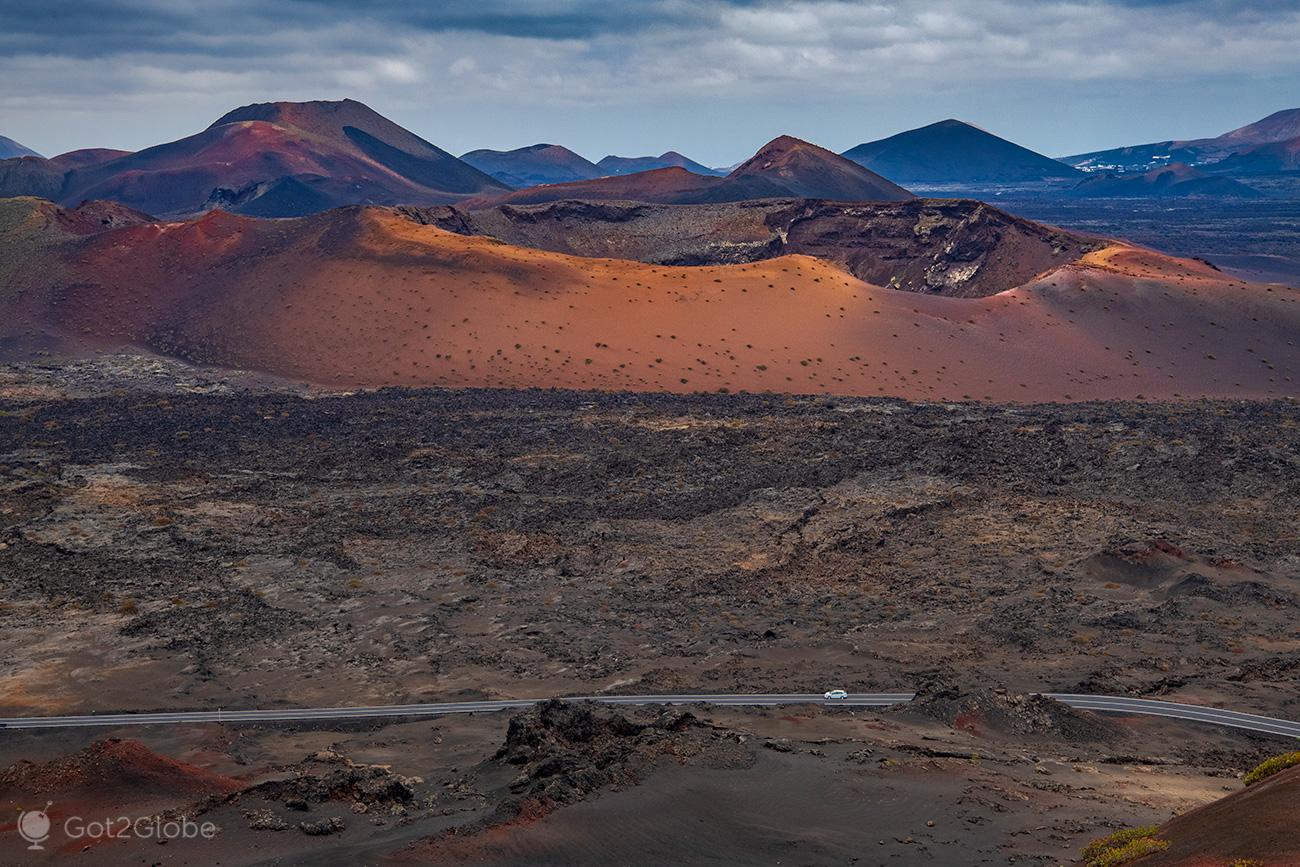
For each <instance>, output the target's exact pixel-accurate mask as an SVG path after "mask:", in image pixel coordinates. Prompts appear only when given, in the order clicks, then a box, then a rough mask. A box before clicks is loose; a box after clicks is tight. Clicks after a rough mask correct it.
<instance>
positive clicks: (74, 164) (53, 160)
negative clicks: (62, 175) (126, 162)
mask: <svg viewBox="0 0 1300 867" xmlns="http://www.w3.org/2000/svg"><path fill="white" fill-rule="evenodd" d="M130 155H131V151H120V150H115V149H113V148H82V149H81V150H77V151H68V152H67V153H65V154H59V155H58V156H57V157H50V164H51V165H53V166H56V167H58V168H60V169H62V170H64V171H65V172H66V171H71V170H72V169H85V168H89V167H91V166H97V165H101V164H102V163H106V162H108V161H109V160H117V159H121V158H122V157H125V156H130Z"/></svg>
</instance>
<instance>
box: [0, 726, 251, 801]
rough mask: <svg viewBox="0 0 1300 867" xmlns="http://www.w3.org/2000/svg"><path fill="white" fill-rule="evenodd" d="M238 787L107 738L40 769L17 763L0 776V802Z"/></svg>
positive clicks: (188, 793) (188, 794)
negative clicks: (20, 797) (0, 799)
mask: <svg viewBox="0 0 1300 867" xmlns="http://www.w3.org/2000/svg"><path fill="white" fill-rule="evenodd" d="M240 786H241V784H240V783H239V781H237V780H234V779H231V778H230V777H223V776H221V775H219V774H213V773H210V772H208V771H205V770H203V769H202V768H198V767H195V766H193V765H188V764H185V763H184V762H178V761H176V760H175V759H171V758H168V757H166V756H161V755H159V754H158V753H155V752H153V751H152V750H150V749H149V748H148V747H146V746H145V745H144V744H142V743H140V742H139V741H134V740H119V739H117V738H108V739H106V740H102V741H96V742H94V743H93V744H91V745H90V746H88V747H86V748H85V749H84V750H82V751H81V752H78V753H74V754H72V755H70V756H64V757H62V758H58V759H55V760H53V761H51V762H46V763H44V764H37V763H34V762H25V761H24V762H19V763H17V764H15V765H11V766H9V767H8V768H5V769H4V770H3V771H0V796H2V797H7V798H12V797H13V796H15V795H23V796H28V797H31V796H43V797H50V798H55V797H60V798H65V799H66V798H69V797H76V798H77V799H79V800H86V799H90V798H94V799H109V800H111V799H113V798H116V797H120V795H121V793H123V792H129V793H130V794H131V797H133V798H141V797H152V796H157V795H162V796H166V797H184V798H195V797H199V796H202V795H206V794H210V793H213V792H233V791H235V790H236V789H238V788H240Z"/></svg>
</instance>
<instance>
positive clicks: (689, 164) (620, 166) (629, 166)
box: [596, 151, 727, 177]
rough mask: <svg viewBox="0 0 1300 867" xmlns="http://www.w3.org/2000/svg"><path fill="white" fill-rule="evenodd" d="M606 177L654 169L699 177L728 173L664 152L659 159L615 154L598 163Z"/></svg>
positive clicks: (677, 154) (719, 175)
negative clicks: (670, 169)
mask: <svg viewBox="0 0 1300 867" xmlns="http://www.w3.org/2000/svg"><path fill="white" fill-rule="evenodd" d="M596 165H597V166H599V167H600V170H601V174H604V175H630V174H635V173H636V172H648V171H650V170H652V169H668V168H674V167H675V168H679V169H686V171H688V172H694V173H695V174H697V175H715V176H718V177H721V176H723V175H725V174H727V173H726V172H720V171H718V170H717V169H711V168H709V167H708V166H705V165H701V164H700V163H697V162H696V161H695V160H693V159H690V158H688V157H684V156H682V155H681V154H679V153H678V152H677V151H664V152H663V153H661V154H660V155H659V156H657V157H616V156H614V155H613V154H611V155H609V156H607V157H605V158H604V159H602V160H601V161H600V162H598V163H596Z"/></svg>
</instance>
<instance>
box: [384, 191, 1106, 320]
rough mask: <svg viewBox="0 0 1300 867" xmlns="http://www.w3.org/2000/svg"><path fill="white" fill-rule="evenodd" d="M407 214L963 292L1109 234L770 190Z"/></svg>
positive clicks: (573, 247) (656, 253)
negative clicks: (820, 266) (671, 201)
mask: <svg viewBox="0 0 1300 867" xmlns="http://www.w3.org/2000/svg"><path fill="white" fill-rule="evenodd" d="M409 213H410V214H411V215H412V217H413V218H414V219H417V220H420V221H423V222H429V223H431V224H433V225H436V226H438V227H440V228H444V229H448V230H450V231H453V232H458V233H460V234H467V235H489V236H491V237H494V238H499V239H500V240H502V241H505V242H507V243H509V244H517V245H519V246H524V247H535V248H537V249H541V250H551V251H553V252H556V253H572V254H575V255H579V256H593V257H600V256H608V257H617V258H621V259H637V260H639V261H642V262H650V263H654V264H662V265H726V264H736V263H741V262H755V261H760V260H763V259H771V258H774V257H776V256H782V255H786V254H789V253H803V254H807V255H811V256H816V257H817V258H819V259H822V260H825V261H828V262H834V263H836V264H838V265H840V266H841V267H843V268H845V269H846V270H848V271H849V272H850V273H852V274H853V275H854V276H855V277H858V278H859V279H861V280H864V281H866V282H868V283H875V284H877V285H881V286H889V287H890V288H894V289H903V290H906V291H909V292H925V293H934V294H940V295H952V296H960V297H979V296H984V295H993V294H995V293H997V292H1001V291H1002V290H1004V289H1010V288H1012V287H1015V286H1019V285H1020V284H1022V283H1024V282H1025V281H1027V280H1030V279H1032V278H1033V277H1034V276H1036V275H1038V274H1039V273H1041V272H1043V271H1046V270H1049V269H1051V268H1055V267H1059V266H1061V265H1064V264H1066V263H1068V262H1072V261H1074V260H1075V259H1077V258H1079V257H1080V256H1082V255H1083V254H1084V253H1086V252H1088V251H1090V250H1093V249H1097V248H1098V247H1099V246H1101V245H1102V243H1103V242H1101V241H1100V240H1099V239H1096V238H1088V237H1084V236H1081V235H1077V234H1074V233H1071V232H1065V231H1062V230H1060V229H1054V228H1052V227H1049V226H1043V225H1039V224H1037V223H1033V222H1030V221H1029V220H1022V219H1020V218H1018V217H1013V216H1012V215H1010V214H1007V213H1005V212H1003V211H999V210H998V209H997V208H993V207H991V206H989V205H986V204H984V203H982V202H975V201H968V200H966V201H963V200H959V199H911V200H909V201H906V202H857V203H851V204H846V203H841V202H824V201H820V200H809V199H796V200H779V199H778V200H774V199H764V200H762V201H755V202H729V203H724V204H713V205H649V204H633V203H628V202H572V201H565V202H551V203H547V204H541V205H527V206H521V205H503V206H501V207H499V208H490V209H487V210H478V211H470V212H466V211H463V210H460V209H458V208H452V207H444V208H427V209H411V210H410V211H409Z"/></svg>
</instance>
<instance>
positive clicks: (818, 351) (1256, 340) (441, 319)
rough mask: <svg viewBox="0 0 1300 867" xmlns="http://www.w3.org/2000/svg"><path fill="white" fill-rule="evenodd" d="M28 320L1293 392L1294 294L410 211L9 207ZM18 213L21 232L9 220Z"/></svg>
mask: <svg viewBox="0 0 1300 867" xmlns="http://www.w3.org/2000/svg"><path fill="white" fill-rule="evenodd" d="M0 206H3V208H2V209H0V227H7V228H5V229H4V230H3V231H0V247H3V249H5V250H6V251H7V252H8V251H12V253H11V255H10V258H11V260H16V265H15V266H14V271H13V273H12V275H11V276H10V277H9V278H8V279H7V280H6V285H5V297H7V298H10V299H14V298H18V297H21V298H22V299H23V302H22V305H21V307H14V308H12V309H13V311H14V312H13V315H11V316H10V317H8V318H7V319H6V322H5V324H4V326H3V327H4V329H5V331H4V332H3V334H2V335H0V336H2V337H3V341H2V342H0V345H3V346H4V347H6V351H7V352H8V353H9V354H11V355H15V356H20V355H22V354H23V353H24V352H25V351H27V350H30V349H33V348H38V347H39V348H45V349H50V350H52V351H56V352H59V353H63V354H78V353H85V352H91V351H94V350H96V349H107V348H113V347H143V348H146V349H148V350H149V351H152V352H156V353H160V354H163V355H168V356H174V357H177V358H181V359H186V360H188V361H192V362H198V363H203V364H214V365H220V366H231V367H242V368H249V369H253V370H259V371H265V372H268V373H272V374H276V375H280V376H285V377H290V378H294V379H300V380H309V381H314V382H320V383H327V384H333V385H340V386H377V385H385V384H392V385H447V386H503V387H512V388H520V387H534V386H538V387H549V386H561V387H569V388H594V389H615V390H618V389H634V390H645V391H677V392H688V391H696V390H705V391H717V390H721V389H727V390H730V391H737V390H741V389H745V390H751V391H755V390H773V391H790V392H827V393H834V394H859V395H896V396H901V397H908V398H916V399H961V398H964V397H971V398H975V399H988V400H1011V401H1043V400H1068V399H1088V398H1117V397H1125V398H1131V397H1139V396H1140V397H1192V396H1211V395H1217V396H1230V395H1231V396H1238V397H1248V396H1250V397H1272V396H1280V395H1295V394H1297V392H1300V389H1297V386H1296V381H1297V377H1298V376H1300V359H1297V352H1296V349H1295V347H1294V335H1295V334H1296V333H1297V330H1298V329H1300V307H1298V306H1297V303H1296V302H1297V294H1300V293H1296V292H1293V291H1276V290H1274V289H1272V288H1269V287H1260V286H1253V285H1249V284H1245V283H1241V282H1238V281H1234V280H1230V279H1228V278H1226V277H1224V275H1222V274H1220V273H1219V272H1217V271H1215V270H1213V269H1212V268H1210V267H1208V266H1206V265H1204V264H1202V263H1198V262H1193V261H1187V260H1178V259H1172V258H1169V257H1166V256H1161V255H1158V254H1155V253H1150V252H1146V251H1141V250H1136V249H1132V248H1128V247H1123V246H1118V245H1117V246H1112V247H1109V248H1106V249H1104V250H1100V251H1097V252H1094V253H1089V254H1087V255H1085V256H1084V257H1083V258H1081V259H1080V260H1078V261H1077V262H1075V263H1073V264H1070V265H1066V266H1063V267H1061V268H1058V269H1056V270H1054V271H1052V272H1050V273H1048V274H1046V275H1044V276H1042V277H1039V278H1037V279H1034V280H1031V281H1030V282H1028V283H1026V284H1025V285H1023V286H1021V287H1019V288H1016V289H1010V290H1007V291H1004V292H1001V293H999V294H997V295H993V296H989V297H985V298H978V299H964V298H949V297H943V296H931V295H922V294H917V293H908V292H899V291H895V290H893V289H888V288H882V287H878V286H873V285H870V284H868V283H865V282H862V281H860V280H857V279H856V278H854V277H852V276H851V275H849V274H847V273H846V272H844V271H843V270H841V269H840V268H838V267H836V266H835V265H832V264H829V263H826V262H823V261H821V260H818V259H814V258H811V257H808V256H801V255H790V256H782V257H779V258H776V259H771V260H766V261H762V262H757V263H750V264H741V265H725V266H717V267H671V266H660V265H648V264H643V263H639V262H632V261H626V260H618V259H579V258H575V257H571V256H566V255H561V254H556V253H549V252H541V251H537V250H531V249H524V248H519V247H512V246H508V245H504V244H502V243H501V242H499V241H495V240H492V239H487V238H480V237H465V236H461V235H456V234H452V233H449V232H445V231H442V230H439V229H437V228H434V227H432V226H426V225H421V224H419V223H418V222H417V221H414V220H411V219H408V218H407V217H405V216H403V215H402V214H401V213H400V212H397V211H394V210H389V209H381V208H358V207H353V208H345V209H340V210H334V211H329V212H325V213H322V214H316V215H312V216H309V217H304V218H301V219H294V220H271V221H264V220H255V219H251V218H247V217H239V216H234V215H230V214H225V213H221V212H214V213H211V214H208V215H206V216H204V217H202V218H200V219H196V220H191V221H186V222H166V223H154V224H141V225H128V226H124V227H120V228H109V229H107V230H106V231H102V232H98V233H96V234H91V235H75V234H69V233H68V232H67V231H66V230H64V229H61V228H59V227H60V226H62V225H63V224H64V223H66V222H68V221H69V220H72V219H74V217H73V216H70V215H69V214H68V212H64V211H61V210H59V209H53V206H51V205H49V204H48V203H41V202H38V201H36V200H31V199H26V200H10V201H8V202H5V203H0ZM5 211H7V212H10V213H8V215H7V216H6V215H5V214H4V213H3V212H5Z"/></svg>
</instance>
